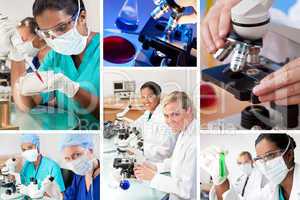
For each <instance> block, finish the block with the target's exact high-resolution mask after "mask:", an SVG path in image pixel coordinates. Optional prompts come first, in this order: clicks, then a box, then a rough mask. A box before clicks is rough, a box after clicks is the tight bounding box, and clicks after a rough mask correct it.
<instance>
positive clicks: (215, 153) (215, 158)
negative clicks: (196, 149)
mask: <svg viewBox="0 0 300 200" xmlns="http://www.w3.org/2000/svg"><path fill="white" fill-rule="evenodd" d="M221 153H224V154H227V153H226V151H225V150H223V149H221V148H219V147H215V146H212V147H209V148H207V149H205V150H204V151H202V152H201V153H200V167H202V168H203V169H204V170H205V171H206V172H207V173H209V174H210V175H211V176H212V179H213V183H214V184H215V185H220V184H222V183H223V182H224V181H226V179H227V177H228V170H227V167H226V164H225V162H224V166H223V169H224V171H223V174H222V175H221V174H220V155H221Z"/></svg>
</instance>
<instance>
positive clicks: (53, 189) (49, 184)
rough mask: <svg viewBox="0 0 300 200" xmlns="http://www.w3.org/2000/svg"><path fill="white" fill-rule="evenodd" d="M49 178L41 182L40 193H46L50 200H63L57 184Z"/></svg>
mask: <svg viewBox="0 0 300 200" xmlns="http://www.w3.org/2000/svg"><path fill="white" fill-rule="evenodd" d="M49 178H50V176H48V177H47V178H45V180H44V181H43V182H42V189H41V190H42V191H43V192H45V193H47V194H48V195H49V197H50V198H53V199H57V200H61V199H63V196H62V193H61V192H60V190H59V187H58V184H57V183H56V181H55V180H53V181H50V179H49Z"/></svg>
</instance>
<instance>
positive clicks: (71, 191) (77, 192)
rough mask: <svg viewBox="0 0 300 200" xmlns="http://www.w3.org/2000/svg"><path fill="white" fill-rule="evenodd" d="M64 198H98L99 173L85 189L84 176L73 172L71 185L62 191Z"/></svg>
mask: <svg viewBox="0 0 300 200" xmlns="http://www.w3.org/2000/svg"><path fill="white" fill-rule="evenodd" d="M64 200H100V175H98V176H96V177H95V178H94V180H93V184H92V187H90V189H89V191H87V189H86V185H85V177H84V176H80V175H76V174H74V176H73V181H72V185H71V186H70V187H68V188H66V191H65V193H64Z"/></svg>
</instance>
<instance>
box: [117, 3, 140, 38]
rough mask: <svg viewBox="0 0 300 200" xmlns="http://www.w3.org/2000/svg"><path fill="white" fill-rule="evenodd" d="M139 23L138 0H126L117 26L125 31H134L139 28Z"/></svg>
mask: <svg viewBox="0 0 300 200" xmlns="http://www.w3.org/2000/svg"><path fill="white" fill-rule="evenodd" d="M138 23H139V21H138V2H137V0H126V1H125V3H124V4H123V6H122V8H121V10H120V12H119V16H118V18H117V19H116V26H117V27H118V29H120V30H121V31H123V32H133V31H136V30H137V29H138Z"/></svg>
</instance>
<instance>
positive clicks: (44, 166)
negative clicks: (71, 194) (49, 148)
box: [20, 156, 65, 192]
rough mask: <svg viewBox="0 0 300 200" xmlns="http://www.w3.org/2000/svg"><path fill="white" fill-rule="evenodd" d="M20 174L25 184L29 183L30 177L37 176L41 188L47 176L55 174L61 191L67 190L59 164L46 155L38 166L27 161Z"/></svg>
mask: <svg viewBox="0 0 300 200" xmlns="http://www.w3.org/2000/svg"><path fill="white" fill-rule="evenodd" d="M20 176H21V182H22V184H24V185H29V183H30V178H32V177H33V178H35V179H36V180H37V183H38V186H39V188H40V187H41V184H42V182H43V181H44V180H45V178H47V177H48V176H53V177H54V180H55V181H56V183H57V184H58V187H59V189H60V191H61V192H63V191H65V184H64V180H63V177H62V174H61V170H60V167H59V165H58V164H57V163H56V162H55V161H53V160H51V159H49V158H47V157H45V156H42V158H41V162H40V164H39V166H38V167H37V168H35V167H34V165H33V163H32V162H29V161H26V162H25V163H24V165H23V167H22V169H21V172H20Z"/></svg>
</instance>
